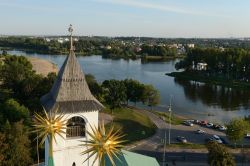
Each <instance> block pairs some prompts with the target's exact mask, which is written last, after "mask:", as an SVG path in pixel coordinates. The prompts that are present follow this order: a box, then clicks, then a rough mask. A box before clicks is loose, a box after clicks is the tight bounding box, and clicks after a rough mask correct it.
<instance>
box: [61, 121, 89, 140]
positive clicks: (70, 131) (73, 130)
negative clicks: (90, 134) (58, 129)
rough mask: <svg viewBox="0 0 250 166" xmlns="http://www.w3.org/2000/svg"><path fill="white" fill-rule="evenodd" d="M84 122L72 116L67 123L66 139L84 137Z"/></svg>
mask: <svg viewBox="0 0 250 166" xmlns="http://www.w3.org/2000/svg"><path fill="white" fill-rule="evenodd" d="M85 124H86V123H85V120H84V119H83V118H81V117H80V116H74V117H72V118H70V119H69V120H68V122H67V130H66V133H67V135H66V137H67V138H73V137H85Z"/></svg>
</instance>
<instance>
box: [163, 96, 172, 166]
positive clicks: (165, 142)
mask: <svg viewBox="0 0 250 166" xmlns="http://www.w3.org/2000/svg"><path fill="white" fill-rule="evenodd" d="M168 111H169V129H168V144H169V145H170V139H171V138H170V136H171V135H170V134H171V113H172V95H171V97H170V103H169V108H168ZM166 144H167V126H165V132H164V148H163V162H162V165H163V166H165V165H166Z"/></svg>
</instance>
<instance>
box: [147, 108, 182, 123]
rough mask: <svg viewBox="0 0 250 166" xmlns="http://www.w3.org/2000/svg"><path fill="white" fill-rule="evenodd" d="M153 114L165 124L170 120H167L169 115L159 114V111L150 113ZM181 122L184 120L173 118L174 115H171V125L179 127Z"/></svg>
mask: <svg viewBox="0 0 250 166" xmlns="http://www.w3.org/2000/svg"><path fill="white" fill-rule="evenodd" d="M152 112H153V113H154V114H156V115H157V116H159V117H161V118H163V119H164V120H165V122H166V123H169V122H170V121H169V120H170V119H169V115H170V114H169V113H166V112H159V111H152ZM183 120H185V119H184V118H181V117H178V116H175V115H174V114H172V115H171V124H173V125H179V124H181V123H182V122H183Z"/></svg>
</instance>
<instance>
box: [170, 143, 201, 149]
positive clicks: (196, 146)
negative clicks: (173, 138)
mask: <svg viewBox="0 0 250 166" xmlns="http://www.w3.org/2000/svg"><path fill="white" fill-rule="evenodd" d="M166 147H167V148H180V149H205V148H206V145H205V144H193V143H185V144H184V143H176V144H170V145H167V146H166Z"/></svg>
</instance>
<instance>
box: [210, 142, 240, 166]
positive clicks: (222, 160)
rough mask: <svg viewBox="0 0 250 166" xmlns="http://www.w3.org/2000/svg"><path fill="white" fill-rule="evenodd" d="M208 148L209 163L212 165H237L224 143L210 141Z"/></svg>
mask: <svg viewBox="0 0 250 166" xmlns="http://www.w3.org/2000/svg"><path fill="white" fill-rule="evenodd" d="M206 146H207V149H208V164H209V165H211V166H235V165H236V164H235V160H234V157H233V156H232V155H231V154H230V153H229V152H228V150H227V148H226V147H225V146H224V145H220V144H218V143H217V142H214V141H212V142H209V143H208V144H207V145H206Z"/></svg>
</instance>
